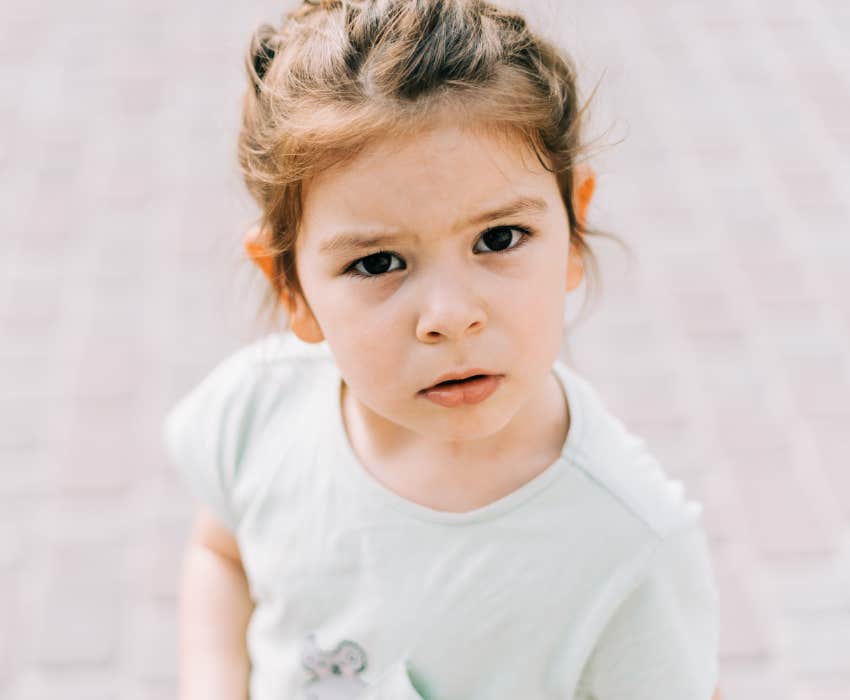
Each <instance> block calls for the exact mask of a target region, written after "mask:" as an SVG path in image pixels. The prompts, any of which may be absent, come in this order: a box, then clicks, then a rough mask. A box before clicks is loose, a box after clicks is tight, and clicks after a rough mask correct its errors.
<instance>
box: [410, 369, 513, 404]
mask: <svg viewBox="0 0 850 700" xmlns="http://www.w3.org/2000/svg"><path fill="white" fill-rule="evenodd" d="M503 378H504V375H501V374H475V375H473V376H471V377H467V378H466V379H449V380H446V381H444V382H440V383H439V384H435V385H434V386H432V387H429V388H428V389H425V390H423V391H421V392H420V394H421V395H422V396H424V397H425V398H426V399H428V400H429V401H432V402H433V403H435V404H437V405H438V406H443V407H444V408H455V407H457V406H463V405H469V404H476V403H480V402H482V401H484V400H485V399H487V398H488V397H489V396H490V395H491V394H493V392H495V391H496V389H498V388H499V387H500V386H501V384H502V379H503Z"/></svg>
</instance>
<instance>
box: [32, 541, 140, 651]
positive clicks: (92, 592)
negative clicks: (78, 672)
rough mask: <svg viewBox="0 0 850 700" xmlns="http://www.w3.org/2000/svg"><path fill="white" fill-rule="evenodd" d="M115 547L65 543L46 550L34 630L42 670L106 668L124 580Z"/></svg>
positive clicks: (115, 641) (114, 640) (115, 642)
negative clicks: (42, 595)
mask: <svg viewBox="0 0 850 700" xmlns="http://www.w3.org/2000/svg"><path fill="white" fill-rule="evenodd" d="M120 552H121V548H120V547H117V546H115V545H102V544H86V543H69V544H60V545H55V546H52V547H51V548H50V549H49V557H50V560H49V578H48V589H47V594H46V596H45V598H44V601H43V608H42V610H41V611H40V615H39V619H38V620H37V622H36V627H35V630H34V645H35V660H36V661H37V663H38V664H40V665H43V666H54V665H60V666H67V665H69V664H70V665H80V666H84V665H90V664H108V663H111V662H114V661H115V660H116V654H117V652H118V644H119V639H120V634H121V610H122V607H123V598H124V595H123V590H124V587H123V581H122V579H121V575H120V573H121V572H120V570H117V569H116V563H117V562H120V561H121V558H120Z"/></svg>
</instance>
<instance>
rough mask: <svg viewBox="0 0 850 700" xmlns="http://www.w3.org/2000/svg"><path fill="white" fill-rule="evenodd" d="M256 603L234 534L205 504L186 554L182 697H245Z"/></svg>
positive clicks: (200, 699) (242, 699)
mask: <svg viewBox="0 0 850 700" xmlns="http://www.w3.org/2000/svg"><path fill="white" fill-rule="evenodd" d="M253 609H254V605H253V603H252V601H251V598H250V595H249V592H248V580H247V578H246V577H245V570H244V568H243V566H242V559H241V557H240V554H239V547H238V546H237V543H236V539H235V538H234V537H233V535H232V534H231V533H230V532H229V531H228V530H227V529H226V528H225V527H224V526H223V525H221V524H220V523H219V522H218V520H217V519H216V518H215V516H213V515H212V513H211V512H210V511H209V510H208V509H206V508H202V509H201V510H200V511H199V513H198V515H197V517H196V518H195V522H194V525H193V529H192V534H191V536H190V538H189V543H188V545H187V547H186V552H185V555H184V559H183V570H182V574H181V580H180V600H179V615H178V617H179V637H180V642H179V655H180V664H179V666H180V668H179V686H180V692H179V700H245V699H246V698H247V697H248V672H249V668H250V666H249V661H248V651H247V646H246V641H245V634H246V631H247V628H248V621H249V620H250V618H251V613H252V611H253Z"/></svg>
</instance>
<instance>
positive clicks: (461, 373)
mask: <svg viewBox="0 0 850 700" xmlns="http://www.w3.org/2000/svg"><path fill="white" fill-rule="evenodd" d="M476 374H496V372H491V371H490V370H489V369H480V368H478V367H473V368H471V369H461V370H457V371H455V372H447V373H446V374H443V375H441V376H439V377H438V378H437V380H436V381H435V382H434V383H433V384H429V385H428V386H426V387H425V389H422V391H425V390H427V389H431V388H432V387H434V386H436V385H437V384H440V383H441V382H447V381H449V380H452V379H467V378H469V377H473V376H475V375H476Z"/></svg>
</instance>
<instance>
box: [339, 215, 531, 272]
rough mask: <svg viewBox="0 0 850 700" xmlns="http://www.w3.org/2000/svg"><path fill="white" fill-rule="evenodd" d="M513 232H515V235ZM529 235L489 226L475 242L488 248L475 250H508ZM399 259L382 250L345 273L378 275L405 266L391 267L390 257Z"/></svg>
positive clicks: (506, 228)
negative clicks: (482, 243)
mask: <svg viewBox="0 0 850 700" xmlns="http://www.w3.org/2000/svg"><path fill="white" fill-rule="evenodd" d="M514 234H517V235H516V236H515V235H514ZM530 236H531V231H529V230H527V229H525V228H521V227H519V226H497V227H495V228H491V229H489V230H487V231H485V232H484V233H483V234H481V237H480V238H479V239H478V241H477V242H476V245H477V243H478V242H481V241H483V242H484V243H486V244H487V246H488V247H489V248H490V250H486V249H485V250H480V249H478V248H477V247H476V249H475V250H476V252H480V253H499V252H503V251H510V250H515V249H516V248H519V247H520V246H521V245H523V244H524V243H525V241H526V240H527V239H528V238H529V237H530ZM393 258H395V259H396V260H399V261H401V258H399V257H398V255H396V254H395V253H391V252H390V251H388V250H382V251H379V252H377V253H373V254H372V255H367V256H366V257H365V258H360V259H359V260H355V261H354V262H353V263H352V264H351V265H350V266H349V267H348V269H346V270H345V273H346V274H349V275H352V276H353V277H366V278H369V277H380V276H381V275H383V274H385V273H387V272H393V271H395V270H401V269H404V268H405V267H406V266H405V265H404V262H403V261H402V262H401V265H400V266H396V267H393V266H392V259H393Z"/></svg>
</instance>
